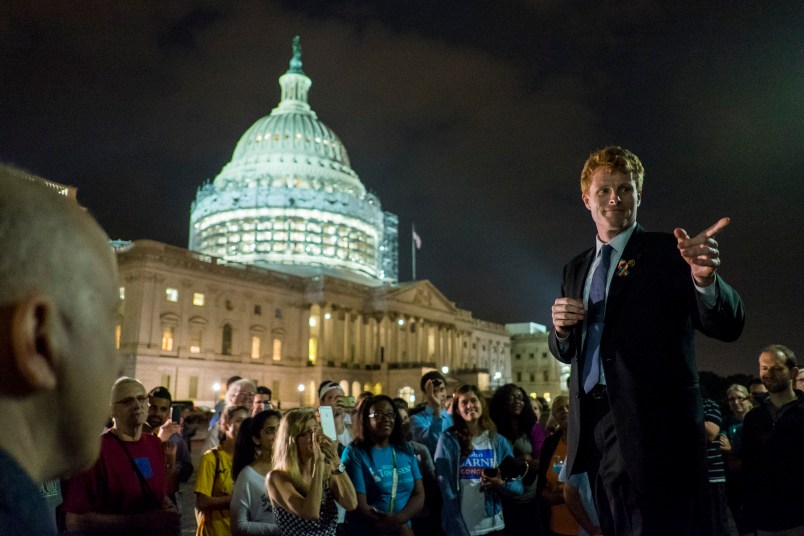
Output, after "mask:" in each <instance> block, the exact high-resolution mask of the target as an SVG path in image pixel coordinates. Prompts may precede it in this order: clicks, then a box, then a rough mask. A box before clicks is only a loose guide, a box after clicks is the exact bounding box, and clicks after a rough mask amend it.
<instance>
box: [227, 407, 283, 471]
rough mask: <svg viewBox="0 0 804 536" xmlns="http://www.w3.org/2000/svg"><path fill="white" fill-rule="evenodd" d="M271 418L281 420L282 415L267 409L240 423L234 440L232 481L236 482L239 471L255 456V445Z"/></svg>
mask: <svg viewBox="0 0 804 536" xmlns="http://www.w3.org/2000/svg"><path fill="white" fill-rule="evenodd" d="M271 417H276V418H277V419H279V420H280V421H281V420H282V414H281V413H279V412H278V411H276V410H273V409H268V410H265V411H261V412H259V413H257V414H256V415H255V416H254V417H248V418H247V419H245V420H244V421H243V422H242V423H240V432H238V434H237V438H236V439H235V449H234V457H233V460H232V479H233V480H237V475H239V474H240V471H242V470H243V468H244V467H245V466H247V465H249V464H250V463H251V462H253V461H254V459H255V458H256V456H257V444H256V443H254V441H255V440H256V441H259V439H260V434H261V433H262V428H263V426H265V421H267V420H268V419H269V418H271Z"/></svg>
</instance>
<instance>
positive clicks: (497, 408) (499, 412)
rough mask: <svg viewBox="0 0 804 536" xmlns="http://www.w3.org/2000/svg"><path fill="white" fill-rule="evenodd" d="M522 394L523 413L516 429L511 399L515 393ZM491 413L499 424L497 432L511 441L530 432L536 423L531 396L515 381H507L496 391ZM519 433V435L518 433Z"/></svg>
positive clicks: (490, 407)
mask: <svg viewBox="0 0 804 536" xmlns="http://www.w3.org/2000/svg"><path fill="white" fill-rule="evenodd" d="M517 392H518V393H520V394H521V395H522V402H523V404H524V405H523V407H522V413H520V414H519V418H518V419H517V423H516V430H514V426H513V425H512V423H511V419H510V417H511V414H510V413H509V411H508V404H509V399H510V398H511V397H512V396H513V395H514V393H517ZM489 413H490V415H491V420H492V421H494V424H495V425H496V426H497V432H499V433H500V435H502V436H503V437H505V438H506V439H508V441H510V442H511V443H513V442H514V441H516V440H517V439H519V437H520V436H521V435H522V434H528V433H530V431H531V429H532V428H533V425H535V424H536V412H534V411H533V406H531V405H530V398H529V397H528V394H527V393H526V392H525V390H524V389H523V388H521V387H520V386H518V385H516V384H515V383H506V384H505V385H503V386H502V387H499V388H498V389H497V390H496V391H494V396H493V397H491V403H490V404H489ZM516 434H519V435H516Z"/></svg>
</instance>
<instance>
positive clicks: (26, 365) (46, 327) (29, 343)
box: [5, 296, 60, 395]
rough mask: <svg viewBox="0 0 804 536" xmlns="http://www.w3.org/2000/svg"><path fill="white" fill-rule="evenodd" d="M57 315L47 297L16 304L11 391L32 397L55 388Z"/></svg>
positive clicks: (25, 300) (12, 330)
mask: <svg viewBox="0 0 804 536" xmlns="http://www.w3.org/2000/svg"><path fill="white" fill-rule="evenodd" d="M59 329H60V327H59V325H58V314H57V312H56V307H55V305H54V304H53V302H52V301H51V300H50V299H49V298H46V297H44V296H30V297H27V298H24V299H22V300H21V301H20V302H18V303H17V304H15V306H14V309H13V312H12V318H11V354H12V356H11V357H12V358H11V361H10V363H9V365H10V366H11V370H10V371H6V372H5V373H8V372H10V373H11V374H12V375H13V382H11V383H10V386H11V388H12V389H13V390H14V391H15V394H17V395H29V394H33V393H38V392H41V391H52V390H54V389H55V388H56V383H57V374H56V365H57V363H56V351H55V349H56V346H57V344H56V341H58V340H59V339H60V337H58V334H57V331H58V330H59Z"/></svg>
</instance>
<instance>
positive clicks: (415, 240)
mask: <svg viewBox="0 0 804 536" xmlns="http://www.w3.org/2000/svg"><path fill="white" fill-rule="evenodd" d="M412 232H413V243H414V244H416V249H422V237H420V236H419V234H418V233H417V232H416V229H412Z"/></svg>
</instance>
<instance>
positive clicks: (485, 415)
mask: <svg viewBox="0 0 804 536" xmlns="http://www.w3.org/2000/svg"><path fill="white" fill-rule="evenodd" d="M470 392H471V393H474V394H475V396H477V399H478V400H479V401H480V419H479V420H478V423H477V424H478V425H479V427H480V429H481V430H482V431H486V430H488V432H489V435H490V436H494V434H496V433H497V427H496V426H495V425H494V421H492V420H491V416H490V415H489V407H488V404H486V399H485V397H484V396H483V394H482V393H481V392H480V389H479V388H478V387H477V385H469V384H464V385H459V386H458V387H456V388H455V391H454V395H453V396H454V398H455V400H456V403H455V405H454V406H453V407H454V410H453V412H452V423H453V426H452V427H451V428H450V429H449V430H447V431H448V432H452V433H453V434H454V435H455V436H456V437H457V438H458V443H459V444H460V446H461V458H466V457H468V456H469V455H470V454H471V453H472V450H473V449H472V434H471V433H470V432H469V426H468V425H467V424H466V421H465V420H463V417H462V416H461V411H460V408H459V407H458V406H457V399H458V397H460V396H461V395H465V394H466V393H470Z"/></svg>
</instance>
